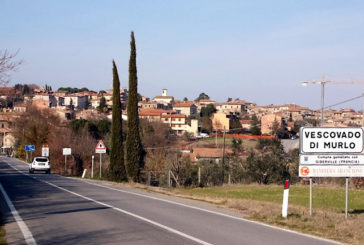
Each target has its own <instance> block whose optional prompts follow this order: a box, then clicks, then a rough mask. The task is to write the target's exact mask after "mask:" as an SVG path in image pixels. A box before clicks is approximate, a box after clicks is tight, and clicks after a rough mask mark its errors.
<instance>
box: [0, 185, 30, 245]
mask: <svg viewBox="0 0 364 245" xmlns="http://www.w3.org/2000/svg"><path fill="white" fill-rule="evenodd" d="M0 190H1V193H2V194H3V196H4V198H5V201H6V204H7V205H8V207H9V209H10V212H11V214H12V215H13V217H14V219H15V221H16V223H17V224H18V226H19V228H20V230H21V232H22V233H23V236H24V239H25V242H26V243H27V244H28V245H36V244H37V243H36V242H35V240H34V238H33V235H32V233H31V232H30V230H29V229H28V226H27V225H26V224H25V223H24V221H23V219H22V218H21V217H20V215H19V213H18V211H16V209H15V207H14V205H13V203H12V202H11V200H10V198H9V196H8V194H6V191H5V190H4V188H3V186H2V184H1V183H0Z"/></svg>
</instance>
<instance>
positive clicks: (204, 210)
mask: <svg viewBox="0 0 364 245" xmlns="http://www.w3.org/2000/svg"><path fill="white" fill-rule="evenodd" d="M80 181H83V182H86V183H88V184H90V185H95V186H99V187H102V188H106V189H110V190H114V191H118V192H122V193H126V194H131V195H135V196H140V197H145V198H149V199H153V200H157V201H161V202H166V203H171V204H175V205H179V206H182V207H186V208H191V209H195V210H199V211H203V212H206V213H210V214H215V215H219V216H223V217H226V218H230V219H235V220H240V221H244V222H248V223H252V224H256V225H262V226H265V227H269V228H272V229H276V230H281V231H286V232H290V233H293V234H297V235H300V236H305V237H309V238H313V239H317V240H322V241H325V242H331V243H335V244H342V243H340V242H337V241H333V240H329V239H325V238H322V237H317V236H313V235H309V234H304V233H300V232H297V231H292V230H288V229H285V228H281V227H277V226H273V225H268V224H265V223H261V222H258V221H253V220H248V219H244V218H241V217H236V216H232V215H229V214H224V213H220V212H216V211H212V210H208V209H204V208H199V207H195V206H191V205H188V204H183V203H179V202H175V201H171V200H166V199H163V198H158V197H153V196H148V195H144V194H140V193H134V192H131V191H124V190H121V189H116V188H113V187H109V186H104V185H100V184H95V183H91V182H90V181H87V180H80Z"/></svg>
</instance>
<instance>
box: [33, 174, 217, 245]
mask: <svg viewBox="0 0 364 245" xmlns="http://www.w3.org/2000/svg"><path fill="white" fill-rule="evenodd" d="M38 180H39V179H38ZM39 181H41V182H44V183H46V184H48V185H51V186H53V187H55V188H58V189H60V190H63V191H65V192H68V193H71V194H73V195H75V196H78V197H81V198H83V199H86V200H89V201H92V202H94V203H97V204H100V205H102V206H105V207H108V208H112V209H114V210H116V211H119V212H121V213H124V214H127V215H130V216H132V217H134V218H137V219H140V220H143V221H145V222H147V223H150V224H152V225H155V226H158V227H160V228H162V229H165V230H167V231H169V232H172V233H175V234H177V235H180V236H182V237H185V238H187V239H190V240H192V241H194V242H197V243H199V244H203V245H212V244H211V243H208V242H205V241H202V240H200V239H198V238H196V237H193V236H190V235H187V234H186V233H183V232H181V231H178V230H175V229H173V228H171V227H168V226H165V225H162V224H160V223H158V222H155V221H153V220H150V219H147V218H144V217H142V216H140V215H137V214H134V213H131V212H128V211H126V210H123V209H121V208H117V207H114V206H112V205H109V204H106V203H104V202H100V201H97V200H94V199H92V198H89V197H86V196H83V195H81V194H78V193H76V192H73V191H70V190H67V189H65V188H63V187H60V186H57V185H55V184H53V183H50V182H48V181H45V180H39Z"/></svg>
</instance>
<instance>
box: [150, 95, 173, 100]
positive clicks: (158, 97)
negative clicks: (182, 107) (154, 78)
mask: <svg viewBox="0 0 364 245" xmlns="http://www.w3.org/2000/svg"><path fill="white" fill-rule="evenodd" d="M154 99H173V96H162V95H158V96H155V97H154Z"/></svg>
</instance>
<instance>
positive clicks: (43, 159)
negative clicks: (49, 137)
mask: <svg viewBox="0 0 364 245" xmlns="http://www.w3.org/2000/svg"><path fill="white" fill-rule="evenodd" d="M35 160H36V161H37V162H47V161H48V159H47V158H38V157H37V158H35Z"/></svg>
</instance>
